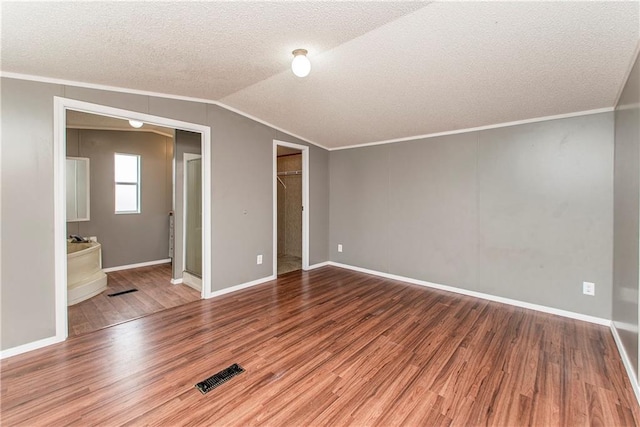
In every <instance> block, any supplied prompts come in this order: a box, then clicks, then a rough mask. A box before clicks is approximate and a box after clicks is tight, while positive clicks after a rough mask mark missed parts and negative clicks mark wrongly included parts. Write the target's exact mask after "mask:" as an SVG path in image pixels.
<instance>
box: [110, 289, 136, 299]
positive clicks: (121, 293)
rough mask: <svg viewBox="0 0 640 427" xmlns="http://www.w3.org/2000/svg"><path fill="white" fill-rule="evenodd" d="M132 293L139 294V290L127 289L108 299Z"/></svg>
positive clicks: (111, 295)
mask: <svg viewBox="0 0 640 427" xmlns="http://www.w3.org/2000/svg"><path fill="white" fill-rule="evenodd" d="M131 292H138V290H137V289H135V288H134V289H127V290H126V291H120V292H115V293H113V294H108V295H107V296H108V297H117V296H118V295H124V294H130V293H131Z"/></svg>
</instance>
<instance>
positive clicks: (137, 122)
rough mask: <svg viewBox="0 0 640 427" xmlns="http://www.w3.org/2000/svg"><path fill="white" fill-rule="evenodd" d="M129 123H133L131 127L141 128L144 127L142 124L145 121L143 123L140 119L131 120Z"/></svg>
mask: <svg viewBox="0 0 640 427" xmlns="http://www.w3.org/2000/svg"><path fill="white" fill-rule="evenodd" d="M129 124H130V125H131V127H134V128H136V129H139V128H141V127H142V125H143V124H144V123H143V122H141V121H138V120H129Z"/></svg>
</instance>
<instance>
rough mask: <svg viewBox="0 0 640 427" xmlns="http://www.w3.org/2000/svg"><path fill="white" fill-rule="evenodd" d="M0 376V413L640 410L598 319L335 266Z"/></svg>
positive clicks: (104, 418)
mask: <svg viewBox="0 0 640 427" xmlns="http://www.w3.org/2000/svg"><path fill="white" fill-rule="evenodd" d="M233 363H239V364H240V365H242V366H243V367H244V368H245V369H246V372H244V373H242V374H240V375H239V376H237V377H235V378H233V379H232V380H230V381H229V382H227V383H225V384H223V385H221V386H220V387H218V388H216V389H214V390H212V391H211V392H209V393H208V394H206V395H202V394H200V392H198V391H197V390H196V389H195V388H194V384H196V383H197V382H199V381H201V380H203V379H205V378H207V377H209V376H210V375H212V374H214V373H216V372H218V371H220V370H222V369H224V368H226V367H227V366H229V365H231V364H233ZM1 379H2V384H1V391H2V402H1V403H2V415H1V421H2V425H7V426H14V425H28V426H40V425H47V426H49V425H79V426H85V425H101V426H111V425H135V426H137V425H148V424H153V425H167V426H174V425H238V426H246V425H274V426H277V425H284V426H301V425H331V426H335V425H381V426H387V425H407V426H414V425H459V426H470V425H500V426H515V425H533V426H573V425H606V426H623V425H629V426H631V425H637V424H638V421H639V420H640V417H639V408H638V405H637V403H636V401H635V398H634V395H633V392H632V390H631V388H630V384H629V381H628V379H627V377H626V375H625V372H624V368H623V366H622V363H621V360H620V356H619V354H618V351H617V349H616V347H615V344H614V342H613V339H612V336H611V333H610V331H609V329H608V328H606V327H604V326H598V325H593V324H589V323H585V322H580V321H576V320H571V319H566V318H561V317H556V316H553V315H548V314H544V313H538V312H534V311H529V310H525V309H521V308H516V307H511V306H506V305H501V304H498V303H493V302H489V301H484V300H478V299H474V298H471V297H466V296H460V295H455V294H451V293H447V292H443V291H437V290H432V289H427V288H422V287H419V286H414V285H409V284H404V283H401V282H397V281H393V280H387V279H382V278H379V277H375V276H370V275H366V274H361V273H356V272H352V271H349V270H343V269H340V268H336V267H324V268H321V269H317V270H313V271H311V272H296V273H289V274H287V275H284V276H282V277H281V278H279V279H278V280H276V281H273V282H269V283H265V284H263V285H260V286H256V287H254V288H250V289H245V290H242V291H238V292H235V293H232V294H228V295H225V296H222V297H218V298H215V299H212V300H200V301H196V302H192V303H189V304H186V305H182V306H180V307H176V308H173V309H169V310H165V311H162V312H159V313H156V314H153V315H150V316H146V317H143V318H140V319H137V320H134V321H131V322H127V323H123V324H120V325H117V326H113V327H110V328H106V329H102V330H100V331H97V332H94V333H92V334H85V335H82V336H79V337H75V338H71V339H69V340H67V341H66V342H64V343H60V344H56V345H54V346H51V347H48V348H45V349H41V350H36V351H33V352H31V353H27V354H23V355H19V356H15V357H12V358H9V359H5V360H3V361H2V363H1Z"/></svg>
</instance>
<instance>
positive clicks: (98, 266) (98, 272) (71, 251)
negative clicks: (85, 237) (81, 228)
mask: <svg viewBox="0 0 640 427" xmlns="http://www.w3.org/2000/svg"><path fill="white" fill-rule="evenodd" d="M105 289H107V275H106V274H104V271H102V246H101V245H100V243H97V242H89V243H71V242H67V305H74V304H77V303H79V302H81V301H84V300H86V299H89V298H91V297H93V296H96V295H98V294H99V293H100V292H102V291H104V290H105Z"/></svg>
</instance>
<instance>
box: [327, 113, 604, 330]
mask: <svg viewBox="0 0 640 427" xmlns="http://www.w3.org/2000/svg"><path fill="white" fill-rule="evenodd" d="M330 160H331V161H330V177H331V178H330V195H331V197H330V203H329V206H330V224H331V227H330V258H331V260H332V261H336V262H339V263H344V264H349V265H354V266H358V267H363V268H368V269H372V270H377V271H381V272H387V273H391V274H397V275H401V276H405V277H411V278H415V279H420V280H425V281H430V282H435V283H440V284H444V285H449V286H454V287H458V288H463V289H467V290H473V291H478V292H484V293H488V294H492V295H496V296H502V297H506V298H512V299H516V300H520V301H526V302H530V303H534V304H541V305H545V306H549V307H555V308H559V309H563V310H569V311H573V312H577V313H583V314H587V315H592V316H598V317H603V318H611V304H610V301H611V277H612V223H613V218H612V215H613V213H612V203H613V200H612V195H613V114H612V113H606V114H598V115H589V116H582V117H576V118H569V119H562V120H553V121H547V122H540V123H533V124H526V125H520V126H511V127H504V128H497V129H492V130H487V131H482V132H471V133H464V134H459V135H451V136H445V137H438V138H429V139H424V140H416V141H410V142H402V143H395V144H387V145H379V146H371V147H362V148H356V149H350V150H340V151H332V152H331V153H330ZM338 243H340V244H342V245H343V248H344V252H342V253H339V252H337V244H338ZM583 281H590V282H595V283H596V295H595V296H594V297H590V296H585V295H583V294H582V282H583Z"/></svg>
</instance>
